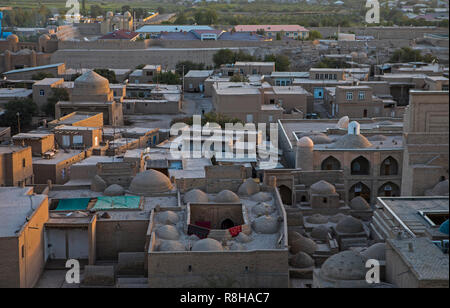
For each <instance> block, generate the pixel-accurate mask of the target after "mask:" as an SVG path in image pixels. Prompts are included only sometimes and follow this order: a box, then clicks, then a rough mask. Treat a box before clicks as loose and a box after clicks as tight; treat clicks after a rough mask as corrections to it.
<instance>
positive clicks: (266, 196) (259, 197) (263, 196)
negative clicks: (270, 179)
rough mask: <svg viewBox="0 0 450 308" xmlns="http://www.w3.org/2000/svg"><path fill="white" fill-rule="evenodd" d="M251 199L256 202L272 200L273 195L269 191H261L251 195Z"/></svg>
mask: <svg viewBox="0 0 450 308" xmlns="http://www.w3.org/2000/svg"><path fill="white" fill-rule="evenodd" d="M250 199H252V200H253V201H256V202H269V201H270V200H272V195H271V194H270V193H268V192H264V191H260V192H259V193H257V194H254V195H253V196H251V198H250Z"/></svg>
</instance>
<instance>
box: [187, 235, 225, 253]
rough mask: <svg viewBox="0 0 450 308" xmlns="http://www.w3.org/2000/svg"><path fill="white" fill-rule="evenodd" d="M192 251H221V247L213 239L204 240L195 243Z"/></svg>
mask: <svg viewBox="0 0 450 308" xmlns="http://www.w3.org/2000/svg"><path fill="white" fill-rule="evenodd" d="M192 251H223V246H222V244H220V243H219V242H218V241H217V240H215V239H212V238H205V239H203V240H199V241H197V242H196V243H195V244H194V246H193V247H192Z"/></svg>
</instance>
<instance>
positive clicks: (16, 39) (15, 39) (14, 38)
mask: <svg viewBox="0 0 450 308" xmlns="http://www.w3.org/2000/svg"><path fill="white" fill-rule="evenodd" d="M6 39H7V40H8V41H9V42H12V43H18V42H19V37H18V36H17V35H15V34H10V35H8V37H7V38H6Z"/></svg>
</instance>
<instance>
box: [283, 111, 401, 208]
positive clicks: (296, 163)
mask: <svg viewBox="0 0 450 308" xmlns="http://www.w3.org/2000/svg"><path fill="white" fill-rule="evenodd" d="M278 123H279V144H280V148H281V150H282V151H283V158H284V159H285V162H286V167H288V168H292V169H293V168H296V169H301V170H302V171H315V170H343V171H344V175H343V176H344V185H345V191H346V193H345V198H344V200H345V202H349V201H350V200H352V199H353V198H355V197H357V196H361V197H363V198H364V199H365V200H366V201H367V202H369V203H374V202H375V198H376V197H377V196H400V187H401V182H402V165H403V145H402V136H401V130H402V122H400V121H398V120H397V121H395V122H394V121H383V120H377V119H372V120H360V122H356V121H354V122H351V123H348V118H343V119H341V120H340V121H339V122H338V124H337V125H336V121H332V120H280V121H279V122H278Z"/></svg>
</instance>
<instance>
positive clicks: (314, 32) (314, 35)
mask: <svg viewBox="0 0 450 308" xmlns="http://www.w3.org/2000/svg"><path fill="white" fill-rule="evenodd" d="M321 38H322V33H320V32H319V31H317V30H311V31H309V36H308V39H309V40H311V41H314V40H318V39H321Z"/></svg>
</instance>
